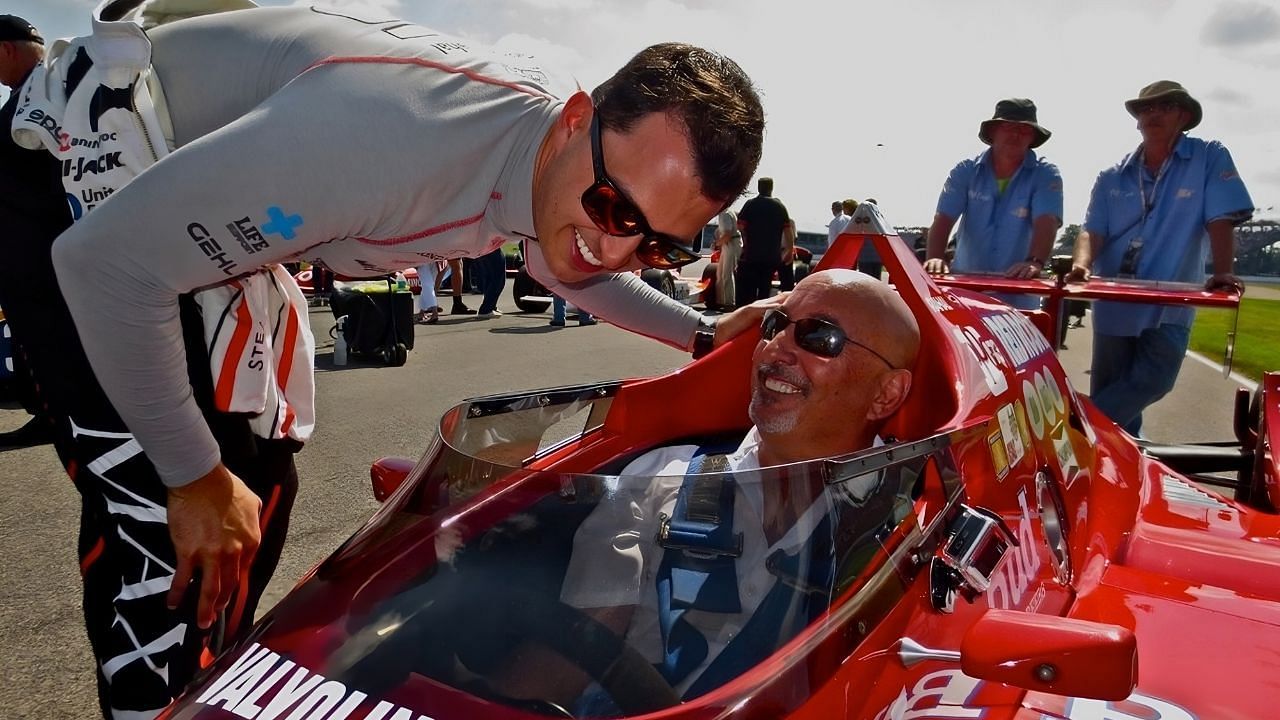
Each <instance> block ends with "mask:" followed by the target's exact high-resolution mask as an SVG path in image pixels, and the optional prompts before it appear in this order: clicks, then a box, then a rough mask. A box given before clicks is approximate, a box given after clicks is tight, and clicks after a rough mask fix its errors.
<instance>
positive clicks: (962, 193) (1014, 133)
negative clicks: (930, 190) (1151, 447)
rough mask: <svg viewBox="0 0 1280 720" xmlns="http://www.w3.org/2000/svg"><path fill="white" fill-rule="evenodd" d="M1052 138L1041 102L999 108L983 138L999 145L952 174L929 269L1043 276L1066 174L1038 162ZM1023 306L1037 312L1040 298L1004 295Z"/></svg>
mask: <svg viewBox="0 0 1280 720" xmlns="http://www.w3.org/2000/svg"><path fill="white" fill-rule="evenodd" d="M1050 135H1051V133H1050V132H1049V131H1048V130H1046V129H1045V128H1043V127H1041V126H1040V124H1039V122H1037V120H1036V104H1035V103H1034V102H1032V101H1030V100H1028V99H1026V98H1009V99H1006V100H1001V101H1000V102H998V103H996V109H995V113H994V114H993V115H992V117H991V119H990V120H987V121H984V122H983V123H982V125H980V126H979V127H978V139H980V140H982V142H984V143H986V144H987V145H990V146H991V149H990V150H986V151H985V152H983V153H982V154H981V155H978V156H977V157H974V158H969V159H967V160H963V161H961V162H960V164H958V165H956V166H955V168H953V169H952V170H951V175H950V176H948V177H947V182H946V184H945V185H943V186H942V194H941V195H940V196H939V197H938V209H937V211H936V212H935V213H934V216H933V225H932V226H930V228H929V241H928V247H927V251H926V252H927V254H926V256H925V262H924V268H925V270H926V271H928V272H930V273H934V274H941V273H947V272H953V271H954V272H997V273H1004V275H1005V276H1006V277H1011V278H1018V279H1029V278H1036V277H1039V276H1040V271H1041V270H1043V269H1044V264H1045V261H1046V260H1048V259H1049V252H1050V251H1051V250H1052V248H1053V239H1054V236H1055V235H1056V234H1057V232H1058V228H1059V227H1060V226H1061V225H1062V175H1061V174H1059V173H1058V167H1057V166H1056V165H1054V164H1053V163H1051V162H1049V161H1047V160H1045V159H1043V158H1041V157H1038V156H1037V155H1036V154H1035V153H1034V152H1032V148H1038V147H1040V146H1041V145H1043V144H1044V143H1045V141H1046V140H1048V139H1049V136H1050ZM961 215H963V216H964V219H963V220H960V229H959V230H957V231H956V254H955V258H954V259H953V260H952V261H951V263H950V266H949V267H948V264H947V261H946V249H947V238H948V237H950V235H951V228H952V227H953V226H954V225H955V224H956V220H959V219H960V216H961ZM997 297H999V298H1000V299H1001V300H1004V301H1005V302H1007V303H1009V304H1010V305H1014V306H1015V307H1020V308H1025V309H1029V310H1034V309H1036V308H1038V307H1040V299H1039V298H1038V297H1036V296H1034V295H997Z"/></svg>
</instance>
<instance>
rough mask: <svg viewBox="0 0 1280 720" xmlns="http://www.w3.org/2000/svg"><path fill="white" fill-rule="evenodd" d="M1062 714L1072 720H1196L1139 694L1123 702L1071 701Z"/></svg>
mask: <svg viewBox="0 0 1280 720" xmlns="http://www.w3.org/2000/svg"><path fill="white" fill-rule="evenodd" d="M1062 714H1064V715H1066V716H1067V717H1069V718H1071V720H1197V718H1196V715H1195V714H1193V713H1192V712H1191V711H1189V710H1187V709H1186V708H1183V707H1180V706H1178V705H1174V704H1173V703H1171V702H1169V701H1167V700H1161V699H1159V698H1153V697H1151V696H1150V695H1143V694H1142V693H1138V692H1135V693H1133V694H1132V695H1130V696H1129V697H1128V698H1126V699H1124V700H1121V701H1120V702H1112V701H1110V700H1091V699H1088V698H1068V699H1067V706H1066V708H1065V709H1064V710H1063V713H1062Z"/></svg>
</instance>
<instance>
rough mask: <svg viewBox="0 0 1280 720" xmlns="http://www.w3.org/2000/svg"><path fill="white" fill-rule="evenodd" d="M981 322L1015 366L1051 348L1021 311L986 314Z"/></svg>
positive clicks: (1023, 363)
mask: <svg viewBox="0 0 1280 720" xmlns="http://www.w3.org/2000/svg"><path fill="white" fill-rule="evenodd" d="M982 324H983V325H985V326H986V328H987V330H988V331H990V332H991V334H992V335H994V336H995V338H996V340H997V341H998V342H999V343H1000V346H1001V348H1002V349H1003V350H1004V351H1005V353H1007V355H1008V357H1009V359H1010V360H1012V362H1013V364H1014V366H1015V367H1022V366H1023V365H1026V364H1027V363H1028V362H1029V361H1031V360H1034V359H1035V358H1038V357H1040V356H1041V355H1044V354H1045V353H1048V352H1050V351H1052V350H1053V348H1052V347H1050V346H1049V341H1048V340H1046V339H1045V337H1044V335H1041V334H1040V331H1039V330H1037V329H1036V328H1035V326H1034V325H1032V324H1031V321H1030V320H1027V319H1026V318H1025V317H1024V316H1023V315H1022V314H1021V313H1017V312H1008V313H1000V314H997V315H988V316H987V317H984V318H982Z"/></svg>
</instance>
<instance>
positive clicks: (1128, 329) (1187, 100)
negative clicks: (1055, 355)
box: [1070, 80, 1253, 437]
mask: <svg viewBox="0 0 1280 720" xmlns="http://www.w3.org/2000/svg"><path fill="white" fill-rule="evenodd" d="M1124 107H1125V110H1127V111H1128V112H1129V114H1130V115H1132V116H1133V117H1134V118H1135V119H1136V120H1137V121H1138V134H1139V135H1141V137H1142V141H1141V142H1140V143H1139V144H1138V147H1137V149H1135V150H1134V151H1133V152H1131V153H1129V154H1128V155H1126V156H1125V157H1124V158H1123V159H1122V160H1121V161H1120V162H1119V163H1118V164H1116V165H1114V166H1113V167H1110V168H1108V169H1106V170H1103V171H1102V172H1101V173H1099V175H1098V179H1097V181H1096V182H1095V183H1094V185H1093V193H1092V194H1091V195H1090V197H1089V209H1088V211H1087V213H1086V214H1085V221H1084V226H1083V228H1082V230H1081V232H1080V235H1079V237H1077V238H1076V248H1075V257H1074V259H1073V267H1072V270H1071V276H1070V277H1071V278H1072V279H1076V280H1087V279H1088V278H1089V277H1090V276H1091V275H1093V274H1097V275H1101V276H1103V277H1117V278H1136V279H1139V280H1172V281H1178V282H1194V283H1203V284H1204V286H1205V287H1206V288H1207V289H1209V290H1228V291H1234V292H1242V291H1243V290H1244V283H1243V282H1242V281H1241V280H1240V278H1238V277H1236V275H1235V274H1234V267H1235V234H1234V228H1235V226H1236V225H1238V224H1240V223H1242V222H1245V221H1247V220H1248V219H1249V218H1250V217H1252V216H1253V200H1252V198H1250V197H1249V191H1248V190H1247V189H1246V188H1245V185H1244V180H1242V179H1241V178H1240V173H1239V172H1238V171H1237V170H1236V164H1235V161H1234V160H1232V159H1231V153H1230V152H1228V151H1227V148H1226V147H1225V146H1223V144H1222V143H1220V142H1218V141H1217V140H1202V139H1200V138H1196V137H1191V136H1190V135H1187V131H1188V130H1191V129H1192V128H1194V127H1196V126H1197V125H1199V124H1200V120H1201V118H1202V117H1203V116H1204V112H1203V109H1202V108H1201V106H1200V102H1199V101H1197V100H1196V99H1195V98H1194V97H1192V96H1191V94H1190V93H1189V92H1187V90H1186V88H1184V87H1183V86H1182V85H1180V84H1178V83H1176V82H1173V81H1172V80H1159V81H1157V82H1154V83H1151V84H1150V85H1147V86H1146V87H1144V88H1142V90H1140V91H1139V92H1138V96H1137V97H1136V98H1133V99H1131V100H1126V101H1125V103H1124ZM1206 259H1209V260H1211V262H1212V270H1213V272H1212V275H1211V276H1210V277H1209V278H1208V279H1207V280H1206V279H1205V260H1206ZM1194 319H1195V310H1194V309H1193V308H1190V307H1182V306H1165V305H1135V304H1132V303H1115V302H1105V301H1096V302H1094V304H1093V362H1092V365H1091V371H1090V376H1089V396H1090V398H1091V399H1092V400H1093V403H1094V405H1097V406H1098V409H1099V410H1101V411H1102V412H1103V413H1105V414H1106V415H1107V417H1109V418H1111V419H1112V420H1114V421H1115V422H1116V424H1117V425H1119V426H1120V427H1121V428H1123V429H1124V430H1125V431H1126V432H1128V433H1129V434H1130V435H1133V436H1135V437H1138V436H1140V434H1141V432H1142V412H1143V410H1145V409H1146V408H1147V407H1149V406H1150V405H1151V404H1152V403H1154V402H1156V401H1157V400H1159V399H1160V398H1162V397H1164V395H1165V394H1166V393H1168V392H1169V390H1171V389H1173V385H1174V383H1175V382H1176V381H1177V379H1178V372H1179V370H1180V369H1181V368H1182V359H1183V358H1184V357H1185V356H1186V351H1187V345H1188V343H1189V342H1190V333H1191V323H1192V321H1193V320H1194Z"/></svg>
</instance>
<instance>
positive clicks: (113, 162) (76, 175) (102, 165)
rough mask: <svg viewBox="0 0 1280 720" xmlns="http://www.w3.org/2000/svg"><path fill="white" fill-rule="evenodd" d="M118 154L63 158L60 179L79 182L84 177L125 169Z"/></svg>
mask: <svg viewBox="0 0 1280 720" xmlns="http://www.w3.org/2000/svg"><path fill="white" fill-rule="evenodd" d="M120 152H121V151H118V150H117V151H115V152H109V153H103V154H101V155H99V156H97V157H77V158H65V159H64V160H63V161H62V177H64V178H71V182H80V180H81V179H83V178H84V176H85V175H102V174H103V173H109V172H111V171H112V170H115V169H117V168H122V167H127V166H126V165H125V162H124V160H121V159H120Z"/></svg>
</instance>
